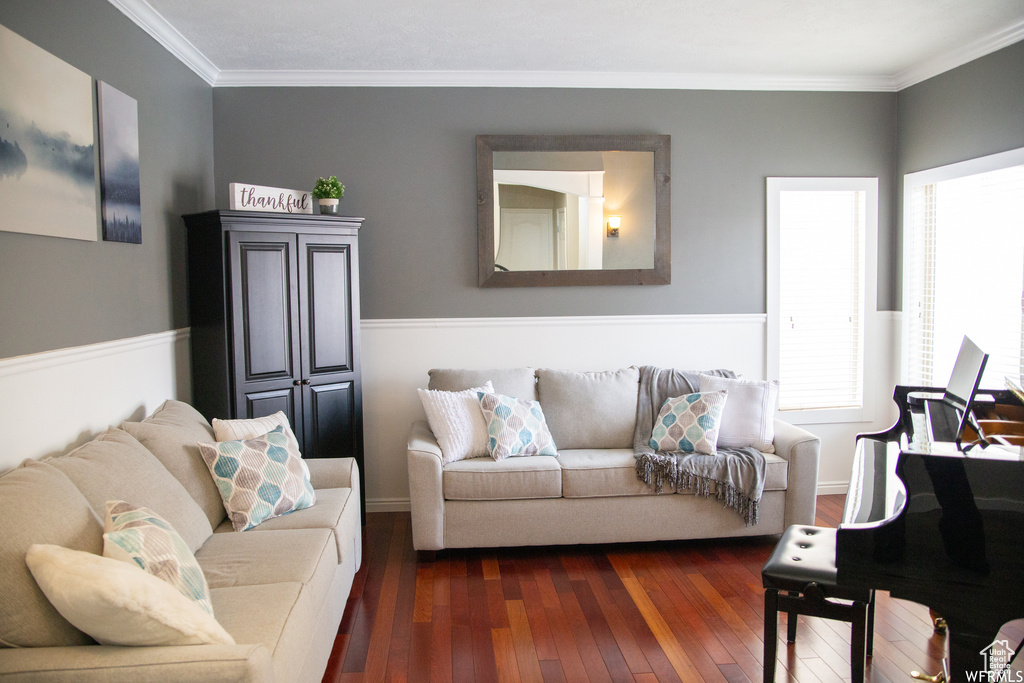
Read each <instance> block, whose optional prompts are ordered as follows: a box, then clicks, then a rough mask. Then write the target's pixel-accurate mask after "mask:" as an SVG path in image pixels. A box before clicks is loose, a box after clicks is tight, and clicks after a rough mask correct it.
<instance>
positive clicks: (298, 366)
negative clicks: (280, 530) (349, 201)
mask: <svg viewBox="0 0 1024 683" xmlns="http://www.w3.org/2000/svg"><path fill="white" fill-rule="evenodd" d="M184 220H185V225H186V227H187V228H188V283H189V293H188V300H189V311H190V320H191V345H192V401H193V403H194V405H195V407H196V409H197V410H199V412H201V413H202V414H203V415H204V416H205V417H206V418H207V419H213V418H215V417H217V418H222V419H225V418H236V419H237V418H250V417H261V416H264V415H270V414H273V413H276V412H277V411H279V410H283V411H284V413H285V414H286V415H287V416H288V421H289V422H290V423H291V426H292V429H293V431H294V432H295V436H296V437H297V438H298V440H299V446H300V447H301V449H302V455H303V457H305V458H325V457H331V458H334V457H354V458H355V459H356V462H357V463H358V465H359V476H360V482H359V483H360V490H361V491H363V492H365V491H366V487H365V485H364V482H363V478H364V476H365V475H364V466H363V416H362V397H361V388H362V382H361V377H360V371H359V360H360V353H359V256H358V254H359V249H358V235H359V227H360V225H361V224H362V222H363V219H362V218H338V217H333V216H319V215H309V214H282V213H264V212H252V211H209V212H206V213H199V214H192V215H188V216H185V217H184ZM363 497H365V493H364V494H363V496H361V498H363ZM362 504H363V505H365V503H362Z"/></svg>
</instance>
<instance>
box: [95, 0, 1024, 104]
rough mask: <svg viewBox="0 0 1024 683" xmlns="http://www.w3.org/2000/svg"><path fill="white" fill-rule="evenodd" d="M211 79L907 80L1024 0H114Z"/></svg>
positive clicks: (1007, 25) (939, 64) (725, 85)
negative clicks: (316, 0) (315, 0)
mask: <svg viewBox="0 0 1024 683" xmlns="http://www.w3.org/2000/svg"><path fill="white" fill-rule="evenodd" d="M110 2H111V3H112V4H113V5H114V6H116V7H118V8H119V9H120V10H121V11H122V12H124V13H125V14H126V15H127V16H129V17H130V18H131V19H132V20H133V21H135V22H136V23H137V24H139V25H140V26H142V27H143V28H145V29H146V30H147V31H148V32H149V33H150V34H151V35H153V36H154V37H156V38H157V40H159V41H160V42H161V43H162V44H164V45H165V46H166V47H167V48H168V49H169V50H171V51H172V52H173V53H174V54H176V55H177V56H178V57H179V58H180V59H181V60H182V61H183V62H185V63H186V64H188V65H189V66H190V67H191V68H192V69H193V70H195V71H196V72H197V73H199V74H200V75H201V76H203V78H205V79H206V80H207V81H208V82H209V83H211V84H212V85H217V86H223V85H483V86H488V85H494V86H566V87H654V88H721V89H732V88H743V89H782V90H787V89H792V90H898V89H900V88H903V87H906V86H908V85H911V84H913V83H916V82H919V81H921V80H924V79H925V78H929V77H931V76H933V75H935V74H938V73H941V72H943V71H945V70H948V69H950V68H953V67H955V66H959V65H960V64H963V63H966V62H968V61H970V60H972V59H975V58H977V57H979V56H981V55H984V54H987V53H989V52H992V51H994V50H997V49H999V48H1001V47H1004V46H1006V45H1009V44H1011V43H1014V42H1017V41H1019V40H1021V39H1024V0H363V1H361V2H360V1H354V0H344V1H343V0H319V1H318V2H314V0H110Z"/></svg>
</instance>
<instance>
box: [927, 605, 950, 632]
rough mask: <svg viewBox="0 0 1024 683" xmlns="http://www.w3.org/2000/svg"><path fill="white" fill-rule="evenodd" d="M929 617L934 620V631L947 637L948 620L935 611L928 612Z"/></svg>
mask: <svg viewBox="0 0 1024 683" xmlns="http://www.w3.org/2000/svg"><path fill="white" fill-rule="evenodd" d="M928 615H929V616H930V617H931V618H932V629H934V630H935V633H936V634H938V635H940V636H944V635H946V620H945V619H943V618H942V615H941V614H939V613H938V612H936V611H935V610H933V609H930V610H928Z"/></svg>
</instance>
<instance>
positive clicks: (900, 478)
mask: <svg viewBox="0 0 1024 683" xmlns="http://www.w3.org/2000/svg"><path fill="white" fill-rule="evenodd" d="M986 360H987V356H985V355H984V354H982V353H981V352H980V350H978V349H977V347H976V346H974V345H973V344H971V343H970V340H968V339H966V338H965V339H964V347H962V348H961V353H960V355H959V356H958V357H957V367H956V368H955V369H954V372H953V377H952V378H951V381H950V385H949V386H948V387H947V388H946V389H945V390H943V389H935V388H930V387H910V386H897V387H896V390H895V393H894V395H893V399H894V400H895V401H896V403H897V405H898V406H899V411H900V416H899V420H898V421H897V422H896V424H895V425H893V426H892V427H891V428H890V429H888V430H887V431H884V432H880V433H878V434H862V435H860V436H858V437H857V448H856V454H855V457H854V464H853V474H852V477H851V480H850V489H849V493H848V494H847V497H846V507H845V510H844V511H843V522H842V524H841V525H840V526H839V530H838V532H837V546H836V567H837V570H838V572H837V583H839V584H840V585H844V586H850V587H870V588H876V589H881V590H888V591H889V592H890V593H891V594H892V595H893V597H897V598H904V599H907V600H912V601H914V602H918V603H921V604H923V605H927V606H928V607H930V608H932V609H933V610H934V611H936V612H937V613H938V614H940V615H941V616H942V617H943V618H944V619H945V620H946V622H947V624H948V628H949V652H950V657H949V662H948V664H949V667H948V668H949V672H950V676H951V678H952V680H954V681H968V680H979V679H978V678H977V676H978V674H976V673H974V674H973V675H972V674H971V672H980V671H983V670H984V669H985V664H986V661H987V659H986V656H985V653H983V650H985V649H986V648H987V647H988V646H989V645H990V644H991V643H992V642H993V641H994V640H995V638H996V635H997V633H998V632H999V629H1000V627H1001V626H1002V625H1003V624H1004V623H1006V622H1007V621H1011V620H1013V619H1019V618H1022V617H1024V449H1022V445H1024V403H1022V402H1021V400H1020V399H1019V398H1018V397H1017V396H1016V395H1015V394H1014V393H1013V392H1012V391H1007V390H998V391H983V390H982V391H979V390H978V381H979V380H980V377H981V374H982V372H983V370H984V366H985V362H986ZM958 372H959V374H960V376H959V377H958ZM964 376H967V377H968V379H967V380H964V379H963V377H964ZM967 387H969V391H968V389H967ZM954 429H955V433H952V431H953V430H954ZM1011 647H1012V648H1013V649H1014V650H1019V649H1021V646H1020V645H1018V644H1017V643H1012V644H1011ZM980 680H996V679H994V678H993V679H989V678H987V677H983V678H981V679H980Z"/></svg>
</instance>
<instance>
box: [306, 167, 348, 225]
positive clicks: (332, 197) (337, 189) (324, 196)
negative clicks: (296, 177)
mask: <svg viewBox="0 0 1024 683" xmlns="http://www.w3.org/2000/svg"><path fill="white" fill-rule="evenodd" d="M343 196H345V186H344V185H342V184H341V183H340V182H339V181H338V176H333V175H332V176H331V177H330V178H317V179H316V185H314V186H313V197H314V198H316V201H317V204H319V205H320V213H322V214H326V215H328V216H337V215H338V202H339V200H340V199H341V198H342V197H343Z"/></svg>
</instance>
